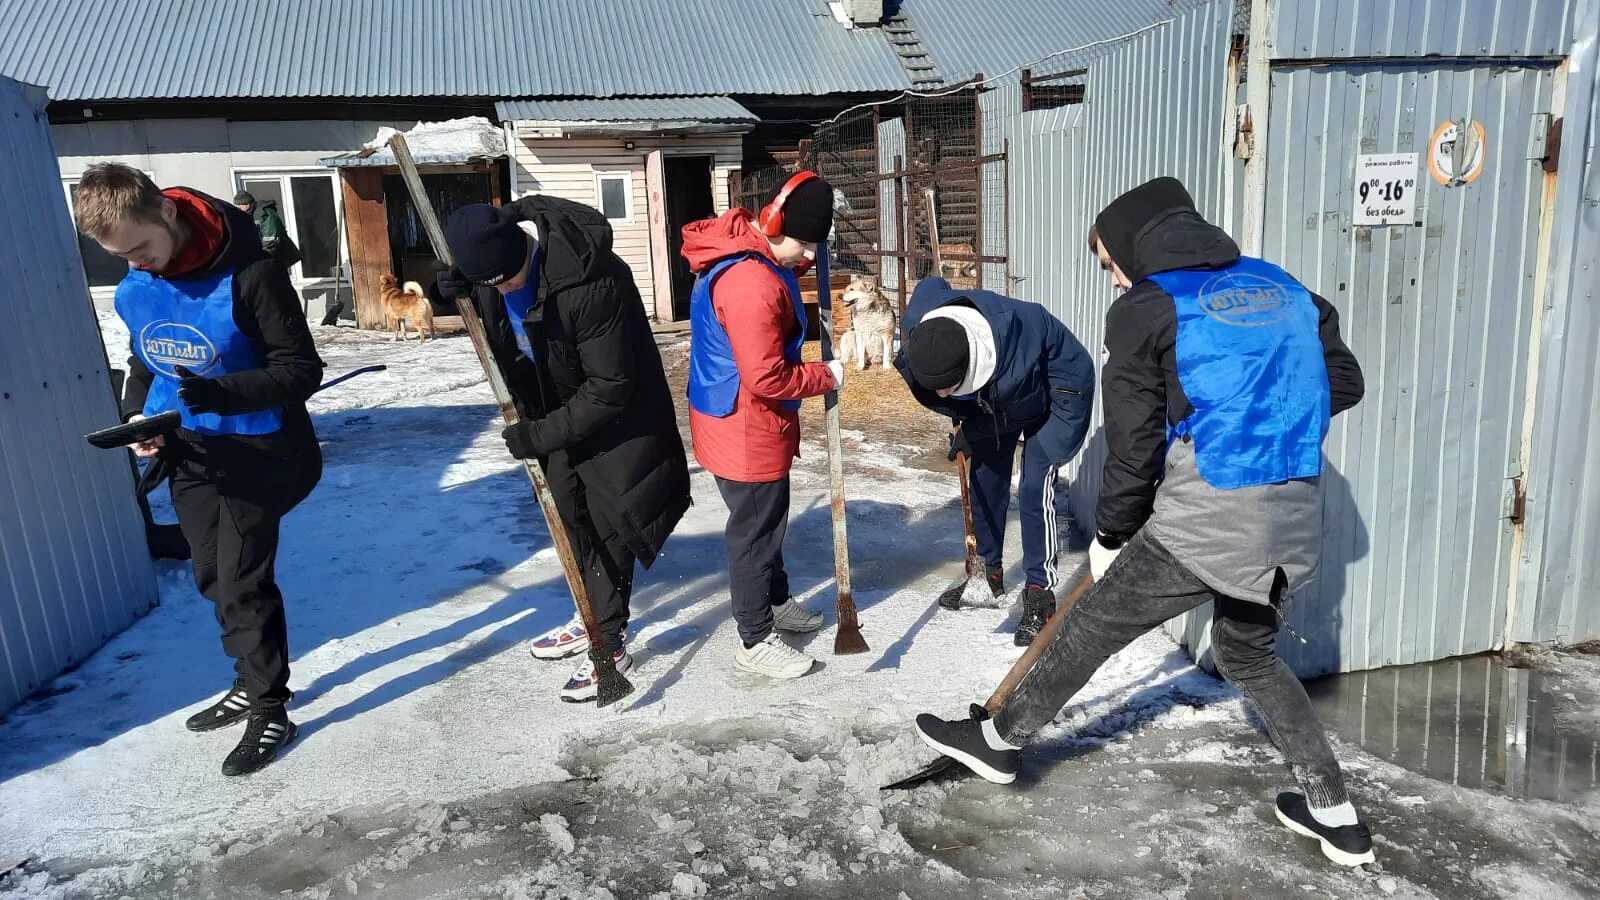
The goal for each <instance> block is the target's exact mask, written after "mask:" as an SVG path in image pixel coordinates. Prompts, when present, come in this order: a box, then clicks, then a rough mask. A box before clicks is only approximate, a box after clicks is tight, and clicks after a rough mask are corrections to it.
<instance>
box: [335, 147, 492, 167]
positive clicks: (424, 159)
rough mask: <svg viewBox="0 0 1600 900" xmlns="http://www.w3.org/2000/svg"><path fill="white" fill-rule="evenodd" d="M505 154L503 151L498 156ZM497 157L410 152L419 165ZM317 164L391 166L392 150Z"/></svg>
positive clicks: (343, 156)
mask: <svg viewBox="0 0 1600 900" xmlns="http://www.w3.org/2000/svg"><path fill="white" fill-rule="evenodd" d="M503 156H505V154H504V153H501V154H499V155H498V157H503ZM498 157H489V156H484V155H483V154H481V153H462V152H455V151H439V152H431V153H430V152H427V151H420V152H416V153H412V154H411V160H412V162H415V163H416V164H417V165H419V166H429V165H432V166H451V165H456V164H459V163H465V162H471V161H473V160H475V159H491V158H498ZM317 165H319V166H328V167H329V168H334V169H343V168H348V167H350V166H393V165H396V163H395V161H394V152H393V151H391V150H390V149H389V148H388V147H384V148H383V149H382V150H357V151H355V152H354V153H341V154H339V155H338V156H325V157H323V158H322V159H319V160H317Z"/></svg>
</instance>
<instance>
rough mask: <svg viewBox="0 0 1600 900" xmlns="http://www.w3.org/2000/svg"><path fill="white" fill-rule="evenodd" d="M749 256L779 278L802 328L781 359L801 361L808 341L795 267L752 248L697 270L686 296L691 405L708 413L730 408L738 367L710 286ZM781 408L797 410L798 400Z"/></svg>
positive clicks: (736, 393)
mask: <svg viewBox="0 0 1600 900" xmlns="http://www.w3.org/2000/svg"><path fill="white" fill-rule="evenodd" d="M747 259H755V260H760V261H761V262H762V263H763V264H764V265H766V267H767V268H769V269H771V270H772V271H773V272H774V273H776V274H777V276H778V277H779V278H780V279H782V280H783V284H784V288H785V290H786V291H787V292H788V294H789V300H790V302H791V303H793V304H794V314H795V318H797V319H799V320H800V330H799V331H798V332H797V333H796V334H795V336H794V337H792V338H790V339H789V340H787V341H785V342H784V344H783V358H784V359H787V360H788V361H790V362H795V363H797V362H799V361H800V347H801V346H802V345H803V344H805V340H806V308H805V305H804V304H803V303H801V302H800V279H798V278H796V277H795V274H794V272H792V271H790V270H789V269H785V268H783V267H782V266H780V265H778V264H777V263H775V262H773V261H772V260H770V259H767V258H766V257H764V256H761V255H760V254H756V253H744V254H740V255H738V256H730V257H729V258H727V259H724V260H722V261H721V262H719V263H717V264H716V265H714V266H712V267H711V268H710V269H707V270H706V271H705V272H703V273H701V275H700V277H699V278H697V279H695V283H694V293H692V294H690V295H689V406H690V407H692V408H693V409H694V410H696V411H697V412H700V413H704V414H705V415H708V416H716V417H717V418H719V419H720V418H722V417H723V416H726V415H728V414H729V413H731V412H733V404H734V401H735V400H736V399H737V398H738V396H739V367H738V366H736V365H735V364H734V361H733V345H732V344H730V343H729V342H728V331H727V329H725V328H723V327H722V322H720V321H719V320H718V319H717V311H716V308H715V307H714V306H713V305H712V303H711V288H712V286H713V285H715V284H716V282H717V279H718V278H719V277H720V276H721V275H722V273H723V272H725V271H727V269H728V267H729V266H732V265H734V264H735V263H739V262H743V261H744V260H747ZM779 405H780V406H782V407H783V408H784V409H799V408H800V401H799V400H784V401H781V402H780V403H779Z"/></svg>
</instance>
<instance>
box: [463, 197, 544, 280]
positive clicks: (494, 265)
mask: <svg viewBox="0 0 1600 900" xmlns="http://www.w3.org/2000/svg"><path fill="white" fill-rule="evenodd" d="M444 239H445V240H446V241H447V242H449V244H450V252H451V253H454V254H455V257H456V268H458V269H460V270H461V274H462V275H463V276H465V277H466V279H467V280H468V281H473V282H477V283H478V284H499V283H500V282H502V281H505V280H506V279H507V278H513V277H515V276H516V274H517V273H518V272H521V271H522V267H523V266H524V265H526V264H527V262H528V235H527V233H526V232H524V231H523V230H522V229H521V228H519V227H518V226H517V220H516V219H514V218H512V216H511V214H510V213H508V212H506V211H505V210H503V209H500V208H498V207H494V206H490V205H489V204H487V203H474V204H472V205H470V206H463V207H461V208H460V209H458V210H456V211H455V212H453V213H451V214H450V220H449V221H448V222H446V223H445V225H444Z"/></svg>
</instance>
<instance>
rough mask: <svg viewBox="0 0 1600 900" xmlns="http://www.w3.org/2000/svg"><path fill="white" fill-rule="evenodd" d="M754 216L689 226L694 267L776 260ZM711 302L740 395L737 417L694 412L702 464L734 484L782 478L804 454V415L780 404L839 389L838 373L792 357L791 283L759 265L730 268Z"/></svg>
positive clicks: (739, 213) (686, 249) (686, 236)
mask: <svg viewBox="0 0 1600 900" xmlns="http://www.w3.org/2000/svg"><path fill="white" fill-rule="evenodd" d="M751 219H752V217H751V215H750V213H749V211H747V210H743V209H734V210H730V211H728V212H726V213H724V214H723V215H722V216H721V217H719V218H716V219H706V220H704V221H701V222H694V223H692V224H690V225H687V226H685V227H684V229H683V255H684V258H686V259H688V260H689V267H690V268H691V269H693V270H694V272H695V273H696V274H699V273H701V272H704V271H706V270H707V269H709V268H711V266H713V265H714V264H716V263H717V262H718V261H719V260H722V259H726V258H727V257H730V256H733V255H735V254H739V253H759V254H761V255H763V256H765V257H767V258H768V259H772V251H771V248H770V247H769V245H768V244H767V239H766V237H765V236H763V235H762V234H761V233H760V232H758V231H757V230H756V229H755V227H754V224H753V222H752V221H751ZM774 261H776V260H774ZM711 304H712V307H713V308H714V309H715V310H716V313H717V321H719V322H721V323H722V327H723V328H724V329H726V330H727V332H728V342H729V344H730V345H731V346H732V347H733V361H734V364H735V365H736V366H737V367H738V369H739V395H738V397H737V398H736V399H735V400H734V405H733V412H731V413H729V414H728V415H727V416H724V417H722V418H720V419H719V418H717V417H716V416H708V415H705V414H704V413H701V412H698V411H696V410H695V409H693V408H691V409H690V410H689V433H690V435H691V436H692V437H693V440H694V456H695V459H697V460H699V461H700V465H701V466H704V467H705V470H706V471H708V472H710V473H711V474H713V475H716V476H717V477H719V478H725V479H727V480H729V481H756V482H759V481H777V480H778V479H780V478H783V477H784V476H786V475H788V474H789V466H790V464H791V463H792V461H793V460H794V459H795V457H797V456H799V455H800V414H799V412H798V411H794V410H786V409H783V408H781V407H780V406H779V405H778V404H779V402H780V401H783V400H801V399H804V398H806V397H817V396H821V395H822V394H825V393H827V392H828V391H831V390H833V388H834V383H833V374H832V373H831V372H829V371H828V367H827V366H826V365H824V364H823V363H791V362H789V361H788V360H786V359H784V357H783V345H784V340H785V338H789V337H792V336H793V335H794V334H795V332H796V331H798V330H799V328H800V322H799V321H798V320H797V319H796V318H795V313H794V304H793V303H792V302H791V301H790V299H789V298H788V296H786V291H785V288H784V285H783V282H782V281H781V280H779V278H778V276H777V275H776V274H774V273H773V272H772V270H771V269H769V268H767V267H766V266H764V265H762V264H761V263H760V262H759V261H757V260H753V259H748V260H745V261H744V262H740V263H735V264H734V265H732V266H730V267H729V268H728V269H727V270H725V271H724V272H723V273H722V275H721V276H720V277H718V278H717V283H716V284H715V285H714V286H713V287H712V290H711Z"/></svg>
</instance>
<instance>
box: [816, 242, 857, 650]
mask: <svg viewBox="0 0 1600 900" xmlns="http://www.w3.org/2000/svg"><path fill="white" fill-rule="evenodd" d="M817 318H818V319H820V320H821V321H822V359H823V361H824V362H829V361H831V360H832V359H833V358H834V357H833V282H832V279H831V278H830V277H829V273H828V244H827V242H826V241H824V242H822V243H820V244H818V245H817ZM823 403H824V404H825V405H826V407H827V422H828V485H829V487H830V489H831V493H832V495H833V577H834V582H835V584H837V585H838V588H839V602H838V604H837V605H836V606H835V607H834V609H835V614H836V616H837V617H838V619H839V627H838V629H837V630H836V631H835V632H834V635H833V652H834V655H836V656H845V655H847V654H851V653H865V652H867V649H868V648H867V639H866V638H864V637H862V636H861V623H860V622H858V621H856V601H855V597H853V596H851V594H850V545H849V540H848V537H847V536H846V534H845V520H844V454H843V448H842V447H841V445H840V443H839V392H838V391H829V392H828V393H827V395H826V396H825V397H824V398H823Z"/></svg>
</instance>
